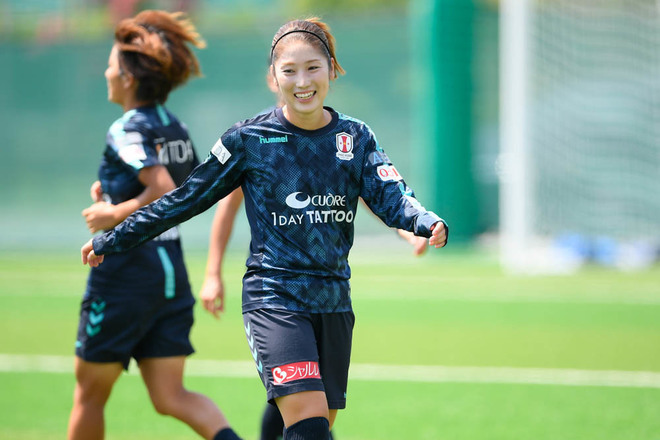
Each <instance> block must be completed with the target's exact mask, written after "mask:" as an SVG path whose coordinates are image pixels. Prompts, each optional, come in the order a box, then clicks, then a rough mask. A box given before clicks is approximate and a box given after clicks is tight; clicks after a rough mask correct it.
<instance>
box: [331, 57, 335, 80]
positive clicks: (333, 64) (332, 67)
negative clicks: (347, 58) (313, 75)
mask: <svg viewBox="0 0 660 440" xmlns="http://www.w3.org/2000/svg"><path fill="white" fill-rule="evenodd" d="M336 78H337V74H336V73H335V59H334V58H330V80H335V79H336Z"/></svg>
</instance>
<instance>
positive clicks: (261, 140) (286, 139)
mask: <svg viewBox="0 0 660 440" xmlns="http://www.w3.org/2000/svg"><path fill="white" fill-rule="evenodd" d="M284 142H289V136H288V135H284V136H281V137H269V138H265V137H263V136H259V143H260V144H275V143H284Z"/></svg>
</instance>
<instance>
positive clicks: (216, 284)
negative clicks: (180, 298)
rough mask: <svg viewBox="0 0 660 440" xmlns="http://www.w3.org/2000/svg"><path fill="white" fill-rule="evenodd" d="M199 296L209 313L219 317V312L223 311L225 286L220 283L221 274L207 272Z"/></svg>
mask: <svg viewBox="0 0 660 440" xmlns="http://www.w3.org/2000/svg"><path fill="white" fill-rule="evenodd" d="M199 298H200V299H201V300H202V305H203V306H204V308H205V309H206V310H208V311H209V313H211V314H212V315H213V316H214V317H215V318H216V319H218V318H220V314H221V313H222V312H224V311H225V286H224V284H223V283H222V276H220V275H219V274H218V275H208V274H207V275H206V278H204V284H202V290H201V291H200V292H199Z"/></svg>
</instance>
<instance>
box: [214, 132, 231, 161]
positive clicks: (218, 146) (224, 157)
mask: <svg viewBox="0 0 660 440" xmlns="http://www.w3.org/2000/svg"><path fill="white" fill-rule="evenodd" d="M211 153H213V155H214V156H215V157H216V158H217V159H218V162H220V163H221V164H223V165H224V164H225V162H227V161H228V160H229V158H230V157H231V153H230V152H229V150H227V148H226V147H225V146H224V145H223V144H222V138H220V139H218V142H216V143H215V145H214V146H213V148H211Z"/></svg>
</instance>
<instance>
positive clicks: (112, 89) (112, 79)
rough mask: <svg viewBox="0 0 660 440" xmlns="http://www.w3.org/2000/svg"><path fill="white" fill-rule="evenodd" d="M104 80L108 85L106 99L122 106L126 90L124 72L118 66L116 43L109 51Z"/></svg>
mask: <svg viewBox="0 0 660 440" xmlns="http://www.w3.org/2000/svg"><path fill="white" fill-rule="evenodd" d="M105 80H106V83H107V86H108V101H110V102H114V103H115V104H119V105H121V106H123V105H124V103H125V102H126V96H127V93H128V91H127V87H126V86H127V84H126V78H125V74H122V73H121V69H120V67H119V52H118V49H117V46H116V45H115V46H113V47H112V50H111V51H110V57H109V58H108V68H107V69H105Z"/></svg>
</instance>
